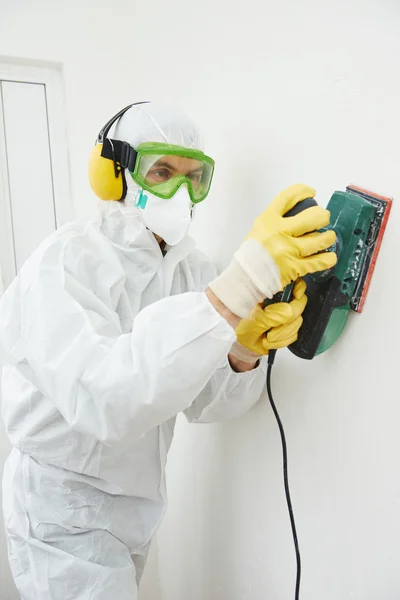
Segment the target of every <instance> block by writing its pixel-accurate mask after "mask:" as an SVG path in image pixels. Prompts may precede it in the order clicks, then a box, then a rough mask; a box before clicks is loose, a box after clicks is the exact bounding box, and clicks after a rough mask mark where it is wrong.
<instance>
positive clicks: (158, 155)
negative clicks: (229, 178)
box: [131, 142, 215, 204]
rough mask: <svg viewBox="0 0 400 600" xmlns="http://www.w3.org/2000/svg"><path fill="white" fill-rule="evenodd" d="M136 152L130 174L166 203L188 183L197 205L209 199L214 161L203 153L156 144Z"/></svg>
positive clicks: (138, 148) (145, 146) (146, 144)
mask: <svg viewBox="0 0 400 600" xmlns="http://www.w3.org/2000/svg"><path fill="white" fill-rule="evenodd" d="M135 150H136V152H137V157H136V162H135V168H134V171H133V172H131V175H132V177H133V179H134V181H136V183H137V184H138V185H140V186H141V187H142V188H143V189H144V190H147V191H148V192H151V193H152V194H154V195H156V196H159V197H160V198H164V199H165V200H167V199H169V198H172V196H173V195H174V194H175V193H176V192H177V190H178V189H179V188H180V186H181V185H182V184H184V183H186V184H187V187H188V190H189V196H190V199H191V201H192V202H193V203H194V204H197V203H198V202H202V201H203V200H204V199H205V198H206V197H207V195H208V192H209V191H210V187H211V181H212V178H213V174H214V165H215V162H214V160H213V159H212V158H210V157H209V156H206V155H205V154H204V153H203V152H201V151H200V150H192V149H190V148H184V147H182V146H174V145H172V144H160V143H155V142H151V143H145V144H140V145H139V146H138V147H137V148H135Z"/></svg>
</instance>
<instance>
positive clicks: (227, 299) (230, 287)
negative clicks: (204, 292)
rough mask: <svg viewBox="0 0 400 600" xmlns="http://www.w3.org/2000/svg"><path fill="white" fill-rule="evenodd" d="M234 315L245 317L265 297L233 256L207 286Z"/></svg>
mask: <svg viewBox="0 0 400 600" xmlns="http://www.w3.org/2000/svg"><path fill="white" fill-rule="evenodd" d="M208 287H209V288H210V289H211V290H212V291H213V292H214V294H215V295H216V296H217V298H219V299H220V300H221V302H222V303H223V304H224V305H225V306H226V307H227V308H229V310H230V311H231V312H233V314H234V315H237V316H238V317H240V318H241V319H245V318H246V317H247V316H248V315H249V313H250V312H251V311H252V310H253V308H254V307H255V306H256V305H257V304H259V303H260V302H262V301H263V300H264V299H265V294H264V293H263V292H261V291H260V290H259V289H258V288H257V287H256V286H255V285H254V283H253V281H252V280H251V279H250V277H249V276H248V275H247V274H246V273H245V271H244V270H243V269H242V267H241V266H240V264H239V263H238V261H237V260H235V258H234V259H233V260H232V262H231V263H230V264H229V265H228V267H227V268H226V269H225V270H224V271H223V272H222V273H221V275H219V276H218V277H217V278H216V279H214V281H212V282H211V283H210V284H209V286H208Z"/></svg>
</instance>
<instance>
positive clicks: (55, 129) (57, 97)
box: [0, 57, 73, 296]
mask: <svg viewBox="0 0 400 600" xmlns="http://www.w3.org/2000/svg"><path fill="white" fill-rule="evenodd" d="M0 81H13V82H19V83H33V84H34V83H36V84H42V85H44V86H45V98H46V109H47V120H48V128H49V150H50V156H51V168H52V175H53V189H54V206H55V216H56V221H57V225H58V227H59V226H61V225H63V224H64V223H66V222H68V221H69V220H71V219H72V217H73V205H72V198H71V176H70V163H69V156H68V145H67V135H66V129H67V128H66V116H65V107H64V90H63V78H62V68H61V65H60V64H57V63H54V64H51V63H31V62H24V61H20V60H11V59H7V58H4V59H3V58H2V57H0ZM3 116H4V115H3V103H2V97H1V86H0V296H1V294H2V291H3V289H5V288H6V287H7V286H8V285H9V284H10V283H11V281H12V279H13V278H14V277H15V275H16V272H15V253H14V244H13V238H12V218H11V198H10V192H9V187H8V174H7V169H6V145H5V130H4V119H3ZM27 190H29V182H27ZM10 232H11V235H10Z"/></svg>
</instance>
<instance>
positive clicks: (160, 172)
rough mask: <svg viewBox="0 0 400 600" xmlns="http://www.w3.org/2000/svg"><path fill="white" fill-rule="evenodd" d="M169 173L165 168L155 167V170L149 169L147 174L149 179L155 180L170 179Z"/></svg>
mask: <svg viewBox="0 0 400 600" xmlns="http://www.w3.org/2000/svg"><path fill="white" fill-rule="evenodd" d="M170 177H171V176H170V173H169V171H167V169H157V170H155V171H150V172H149V174H148V178H149V179H153V180H157V181H166V180H167V179H170Z"/></svg>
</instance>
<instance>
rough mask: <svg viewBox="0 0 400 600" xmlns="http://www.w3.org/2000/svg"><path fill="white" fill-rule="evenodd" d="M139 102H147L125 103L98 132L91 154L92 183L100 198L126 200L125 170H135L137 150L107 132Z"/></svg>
mask: <svg viewBox="0 0 400 600" xmlns="http://www.w3.org/2000/svg"><path fill="white" fill-rule="evenodd" d="M139 104H148V102H134V103H133V104H130V105H129V106H126V107H125V108H123V109H122V110H120V111H119V112H118V113H117V114H116V115H114V116H113V117H112V118H111V119H110V120H109V121H107V123H106V124H105V125H104V127H102V129H101V130H100V132H99V134H98V136H97V140H96V145H95V147H94V148H93V150H92V152H91V154H90V160H89V183H90V186H91V188H92V190H93V191H94V193H95V194H96V196H98V197H99V198H100V199H101V200H123V199H124V198H125V196H126V192H127V187H126V181H125V176H124V173H123V170H124V169H129V171H133V170H134V168H135V162H136V156H137V152H136V151H135V149H134V148H132V146H130V145H129V144H128V142H121V141H120V140H113V139H111V138H109V137H107V136H108V133H109V131H110V129H111V127H112V126H113V125H114V123H115V122H116V121H118V119H120V118H121V117H122V115H124V114H125V113H126V111H127V110H129V109H130V108H131V107H132V106H138V105H139Z"/></svg>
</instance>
